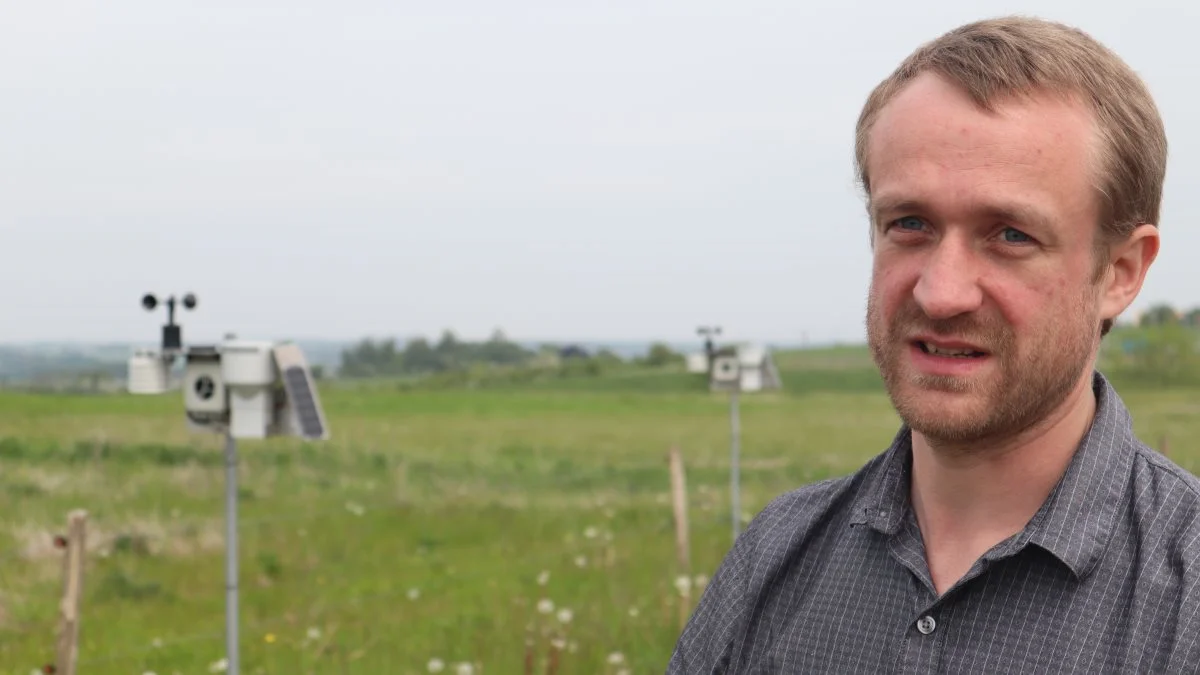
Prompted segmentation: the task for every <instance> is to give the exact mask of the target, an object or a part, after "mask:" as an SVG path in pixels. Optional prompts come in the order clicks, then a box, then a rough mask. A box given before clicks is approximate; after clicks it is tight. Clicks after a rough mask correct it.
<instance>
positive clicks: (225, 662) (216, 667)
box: [208, 659, 229, 673]
mask: <svg viewBox="0 0 1200 675" xmlns="http://www.w3.org/2000/svg"><path fill="white" fill-rule="evenodd" d="M227 670H229V659H217V660H216V661H213V663H212V665H210V666H209V667H208V672H210V673H223V672H225V671H227Z"/></svg>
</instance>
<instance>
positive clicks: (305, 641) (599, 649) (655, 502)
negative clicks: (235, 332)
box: [0, 349, 1200, 675]
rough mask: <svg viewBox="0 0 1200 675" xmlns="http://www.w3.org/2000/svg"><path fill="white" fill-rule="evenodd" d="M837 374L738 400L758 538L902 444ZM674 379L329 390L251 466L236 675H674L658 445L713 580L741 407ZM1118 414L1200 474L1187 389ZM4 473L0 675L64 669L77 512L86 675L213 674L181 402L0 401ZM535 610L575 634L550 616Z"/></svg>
mask: <svg viewBox="0 0 1200 675" xmlns="http://www.w3.org/2000/svg"><path fill="white" fill-rule="evenodd" d="M827 356H828V355H827ZM839 356H840V357H841V360H840V361H837V360H835V361H828V360H827V361H825V362H822V361H821V360H820V359H816V358H811V359H810V360H809V361H808V362H804V361H803V359H799V358H797V359H795V360H791V361H788V362H787V363H781V368H782V369H783V370H784V373H783V376H784V378H785V383H786V389H785V391H783V392H779V393H771V394H762V395H755V396H745V397H743V399H742V407H741V416H742V428H743V436H742V448H743V460H742V461H743V464H742V506H743V510H744V511H745V512H746V515H747V516H748V515H749V514H751V513H754V512H756V511H758V510H759V509H761V508H762V507H763V506H764V505H765V504H766V503H767V501H769V500H770V499H771V498H772V497H774V496H776V495H778V494H780V493H782V492H785V491H787V490H790V489H793V488H795V487H798V486H800V485H803V484H806V483H810V482H812V481H815V480H819V479H821V478H825V477H829V476H834V475H841V474H844V473H848V472H850V471H853V470H854V469H855V468H857V467H858V466H859V465H861V464H862V463H863V462H864V461H866V460H867V459H868V458H869V457H871V456H872V455H874V454H876V453H877V452H879V451H880V450H882V449H883V448H884V447H885V446H886V445H887V443H888V442H889V441H890V439H891V437H892V434H893V433H894V432H895V425H896V423H897V420H896V417H895V415H894V413H893V412H892V410H891V408H890V406H889V405H888V402H887V399H886V397H885V396H884V395H883V393H882V390H881V388H880V387H879V384H878V376H877V375H875V374H874V371H873V370H871V369H870V367H869V357H868V360H867V361H865V362H864V361H863V360H862V357H863V352H862V350H859V352H858V353H857V354H856V353H854V351H853V350H850V349H847V350H844V353H842V354H840V355H839ZM660 377H661V378H662V380H661V381H656V382H655V383H654V384H653V385H651V384H646V382H647V381H649V380H647V379H646V378H645V377H643V378H641V380H639V379H638V378H630V379H629V380H628V381H623V382H622V381H616V380H620V379H621V378H612V381H608V380H606V379H605V378H598V379H595V380H594V381H593V382H592V384H593V385H594V386H584V385H582V384H580V382H579V381H575V382H563V383H560V384H559V385H558V386H541V385H539V386H529V387H525V388H519V387H517V388H506V389H498V390H491V389H477V390H450V389H444V390H434V391H419V390H408V391H402V390H400V389H399V388H397V387H395V386H384V385H381V384H378V383H377V384H376V385H374V386H371V387H363V388H355V387H345V386H337V387H328V388H326V389H325V391H324V394H323V397H324V403H325V407H326V410H327V413H328V416H329V419H330V424H331V427H332V430H333V434H334V439H333V440H332V441H330V442H328V443H324V444H304V443H300V442H296V441H292V440H287V439H273V440H270V441H264V442H249V441H246V442H242V444H241V446H240V450H241V458H242V464H241V471H240V477H241V488H242V498H241V512H240V523H241V525H240V532H241V548H240V564H241V567H242V584H243V587H242V594H241V602H242V613H241V618H242V642H241V645H242V657H243V669H244V671H245V672H246V673H308V672H313V673H343V672H350V673H424V672H427V671H426V664H427V662H428V661H429V660H430V659H431V658H439V659H442V660H443V661H445V662H446V663H447V664H448V665H447V670H446V671H445V672H454V668H453V664H456V663H458V662H463V661H470V662H474V663H476V664H477V665H481V666H482V667H483V672H487V673H522V672H524V671H523V668H522V663H523V661H524V659H525V649H526V641H527V639H529V638H531V637H532V638H534V644H535V645H536V647H537V649H538V654H539V657H544V655H545V653H546V650H547V649H548V640H549V639H550V638H552V637H555V636H556V635H558V634H560V633H561V634H563V637H564V639H565V641H566V644H568V645H569V649H568V652H567V653H565V654H563V655H562V657H561V668H560V670H559V672H561V673H612V672H615V668H613V667H611V666H608V665H606V659H607V658H608V656H609V655H610V654H612V653H613V652H620V653H621V654H623V655H624V657H625V661H626V663H627V665H628V666H629V667H630V668H631V669H632V672H661V671H662V670H663V668H664V666H665V664H666V660H667V658H668V656H669V654H670V651H671V648H672V647H673V645H674V640H675V637H676V635H677V631H678V619H677V616H678V603H679V597H678V592H677V590H676V589H675V588H674V581H675V578H676V576H677V575H679V574H680V572H681V571H682V570H680V569H678V566H677V563H676V562H675V556H674V548H673V547H674V543H673V533H672V520H671V510H670V505H669V502H668V499H667V498H668V487H669V483H668V475H667V467H666V462H665V455H666V452H667V450H668V449H669V448H670V447H672V446H677V447H679V448H680V449H681V450H682V451H683V453H684V456H685V459H686V462H687V472H688V485H689V507H690V517H691V521H692V537H693V539H692V558H693V563H694V564H693V569H692V570H691V572H692V574H694V575H708V574H711V572H712V570H713V569H714V568H715V566H716V565H717V563H718V562H719V561H720V559H721V557H722V556H723V555H724V553H725V551H726V550H727V548H728V546H729V537H730V533H729V528H730V524H729V511H728V508H729V502H728V498H729V485H728V480H729V479H728V461H729V460H728V452H729V451H728V447H729V445H728V399H727V398H725V397H724V396H720V395H712V394H709V393H708V392H707V391H705V390H704V389H703V387H699V388H697V387H694V386H692V385H691V383H690V382H689V381H688V380H686V377H685V376H684V375H682V374H678V373H676V374H666V375H662V376H660ZM634 382H640V383H638V384H636V385H635V384H632V383H634ZM1125 398H1126V401H1127V402H1128V403H1129V405H1130V407H1131V408H1132V409H1133V412H1134V415H1135V418H1136V420H1137V428H1138V432H1139V433H1140V434H1141V435H1142V437H1143V438H1145V439H1147V440H1148V441H1152V442H1157V439H1158V438H1160V437H1161V436H1162V435H1163V434H1167V435H1169V437H1170V438H1171V440H1172V446H1171V454H1172V456H1173V457H1175V458H1176V460H1177V461H1179V462H1180V463H1181V464H1182V465H1184V466H1185V467H1186V468H1188V469H1190V470H1192V471H1197V470H1198V469H1200V452H1197V451H1196V450H1194V449H1193V448H1192V447H1189V446H1188V445H1187V442H1188V440H1189V439H1191V438H1195V437H1197V435H1198V433H1200V421H1197V420H1200V416H1198V415H1196V412H1197V411H1198V410H1200V404H1198V403H1196V400H1197V398H1198V397H1197V394H1196V391H1192V390H1186V389H1181V390H1173V391H1153V390H1145V389H1143V390H1131V391H1130V392H1129V393H1128V394H1125ZM0 467H2V468H3V470H2V471H0V509H2V512H3V513H4V514H5V517H4V518H3V520H2V521H0V672H2V673H17V674H19V675H26V674H27V673H29V672H30V671H31V670H32V669H33V668H36V667H39V666H40V665H42V664H44V663H47V662H49V661H50V660H52V658H53V647H54V642H53V640H54V630H55V628H54V627H55V611H56V603H57V599H58V596H59V594H60V592H61V556H60V554H59V553H58V552H57V551H56V550H55V549H54V548H53V546H52V545H51V536H52V535H53V534H56V533H59V532H61V531H62V529H63V526H64V523H65V518H66V514H67V513H68V512H69V511H70V510H71V509H74V508H85V509H87V510H88V512H89V514H90V519H89V530H88V536H89V542H90V545H91V547H92V551H91V554H90V555H89V557H88V562H87V576H86V579H85V591H86V593H85V601H84V608H83V626H82V645H81V651H80V672H82V673H88V674H89V675H90V674H93V673H144V672H148V671H149V672H154V673H157V674H158V675H163V674H167V673H174V672H179V673H206V672H209V671H208V667H209V665H210V664H212V663H213V662H214V661H216V660H217V659H219V658H220V657H221V656H222V654H223V637H222V630H223V621H224V593H223V588H224V576H223V574H224V568H223V527H224V524H223V520H222V514H223V511H222V509H223V500H222V495H223V487H224V482H223V481H224V475H223V465H222V457H221V443H220V440H219V439H216V438H211V437H206V436H191V435H188V434H187V432H186V431H185V429H184V424H183V419H182V415H181V412H180V406H179V401H178V400H177V399H176V397H175V396H166V397H158V398H135V397H129V396H111V397H70V396H33V395H16V394H4V393H0ZM589 534H591V535H594V536H591V537H589V536H588V535H589ZM581 557H582V561H580V558H581ZM580 562H582V564H580ZM543 572H548V573H549V580H548V582H547V584H546V585H545V586H540V585H539V584H538V577H539V575H540V574H542V573H543ZM410 592H413V593H414V594H413V596H412V597H410ZM543 598H546V599H550V600H552V601H553V603H554V606H555V610H556V611H557V610H558V609H560V608H568V609H570V610H571V611H572V617H571V621H570V622H569V623H567V624H565V625H564V624H562V623H560V622H559V621H558V620H557V618H555V617H554V616H553V615H549V616H548V615H543V614H539V613H538V611H537V609H536V606H537V603H538V601H539V600H541V599H543ZM310 630H312V631H313V635H314V636H315V637H310V636H309V631H310ZM155 645H160V646H155ZM476 672H479V671H478V670H477V671H476ZM536 672H539V673H540V672H542V670H541V669H540V668H539V669H538V670H537V671H536Z"/></svg>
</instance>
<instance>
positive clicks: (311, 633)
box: [308, 626, 321, 640]
mask: <svg viewBox="0 0 1200 675" xmlns="http://www.w3.org/2000/svg"><path fill="white" fill-rule="evenodd" d="M308 639H309V640H319V639H321V629H320V628H317V627H316V626H313V627H312V628H309V629H308Z"/></svg>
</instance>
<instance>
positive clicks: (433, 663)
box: [426, 657, 446, 673]
mask: <svg viewBox="0 0 1200 675" xmlns="http://www.w3.org/2000/svg"><path fill="white" fill-rule="evenodd" d="M426 668H428V669H429V672H431V673H440V672H442V671H443V670H445V669H446V663H445V662H444V661H442V660H441V659H439V658H437V657H434V658H432V659H429V664H428V665H427V666H426Z"/></svg>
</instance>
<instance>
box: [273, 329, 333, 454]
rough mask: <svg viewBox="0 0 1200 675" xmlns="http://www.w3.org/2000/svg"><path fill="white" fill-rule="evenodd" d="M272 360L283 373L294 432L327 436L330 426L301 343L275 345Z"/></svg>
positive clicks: (324, 437)
mask: <svg viewBox="0 0 1200 675" xmlns="http://www.w3.org/2000/svg"><path fill="white" fill-rule="evenodd" d="M275 364H276V365H277V366H278V367H279V372H280V373H281V374H282V380H283V388H284V391H285V392H286V393H287V398H288V406H289V407H290V408H291V412H292V415H293V420H294V423H295V426H296V429H295V431H296V433H297V434H298V435H300V436H302V437H304V438H307V439H322V440H324V439H328V438H329V428H328V427H327V426H326V424H325V414H324V413H323V412H322V410H321V400H320V398H319V396H318V394H317V386H316V383H315V382H314V381H313V378H312V373H311V372H310V371H309V368H308V362H307V361H305V360H304V353H303V352H302V351H300V347H298V346H296V345H294V344H283V345H278V346H276V347H275Z"/></svg>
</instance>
